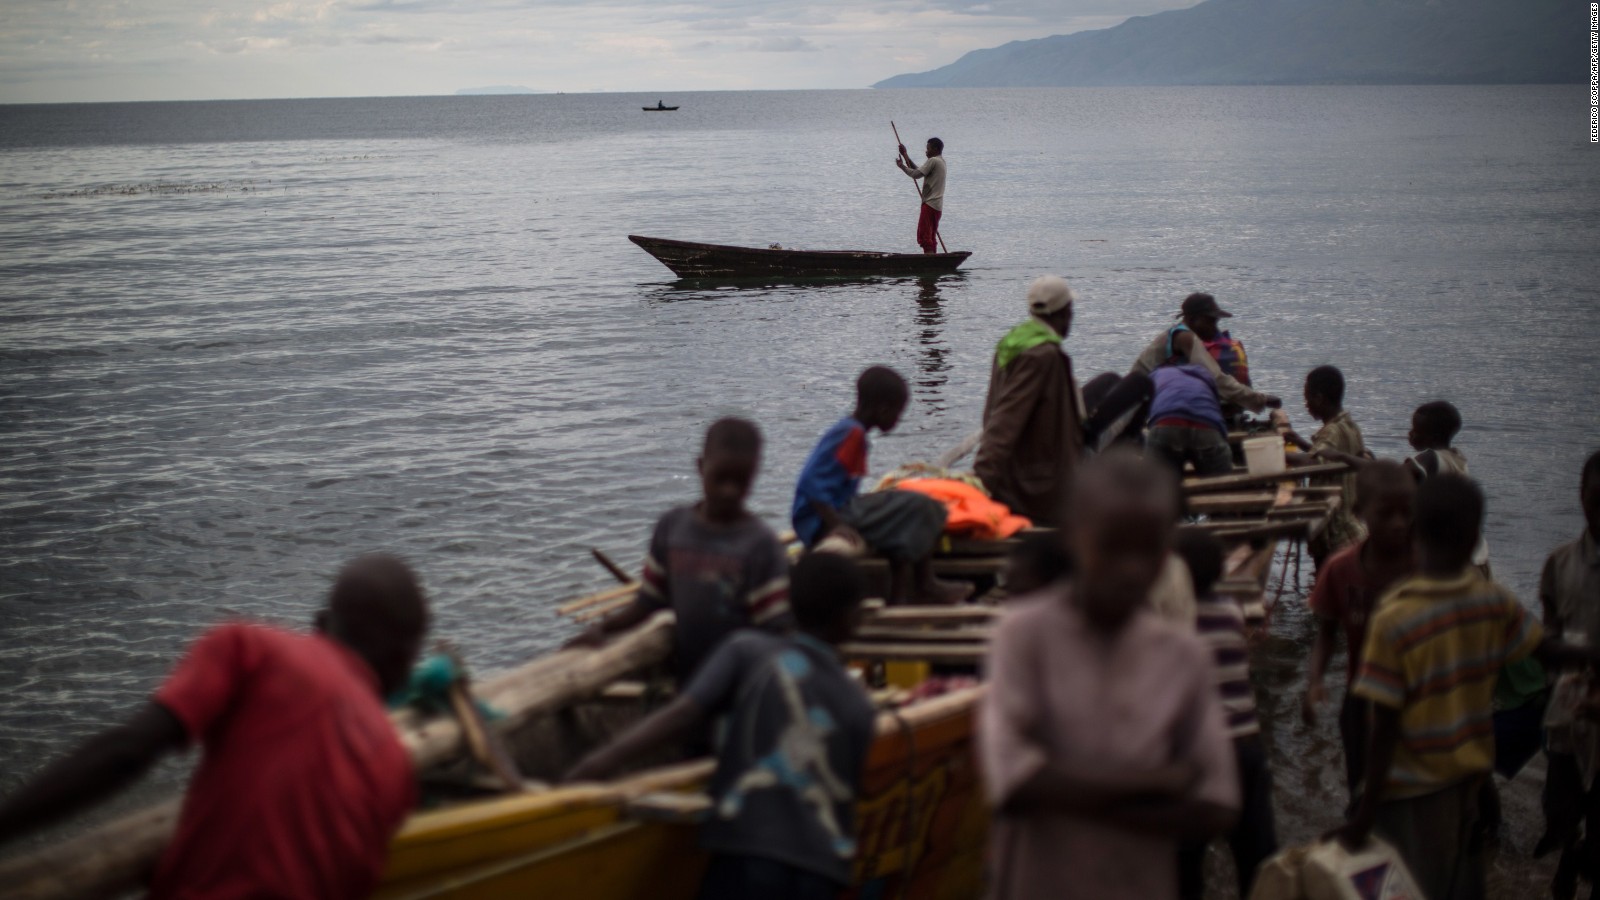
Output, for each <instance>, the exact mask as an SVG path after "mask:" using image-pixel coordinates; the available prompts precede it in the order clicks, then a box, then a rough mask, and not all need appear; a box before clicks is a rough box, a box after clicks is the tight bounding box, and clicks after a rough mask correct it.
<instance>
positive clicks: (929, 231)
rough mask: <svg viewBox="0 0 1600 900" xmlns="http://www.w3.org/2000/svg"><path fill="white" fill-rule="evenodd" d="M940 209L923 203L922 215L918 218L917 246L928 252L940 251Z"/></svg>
mask: <svg viewBox="0 0 1600 900" xmlns="http://www.w3.org/2000/svg"><path fill="white" fill-rule="evenodd" d="M941 215H943V213H941V212H940V211H939V210H937V209H934V208H933V207H931V206H929V205H928V204H926V203H924V204H922V215H921V217H919V218H918V219H917V246H919V247H921V248H922V249H923V250H924V251H926V252H928V253H938V252H939V217H940V216H941Z"/></svg>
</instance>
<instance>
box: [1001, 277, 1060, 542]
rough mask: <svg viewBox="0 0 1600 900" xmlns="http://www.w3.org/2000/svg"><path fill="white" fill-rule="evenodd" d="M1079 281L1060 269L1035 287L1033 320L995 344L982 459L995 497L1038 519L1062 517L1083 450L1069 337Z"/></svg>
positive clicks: (1030, 291)
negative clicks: (1065, 344)
mask: <svg viewBox="0 0 1600 900" xmlns="http://www.w3.org/2000/svg"><path fill="white" fill-rule="evenodd" d="M1074 299H1075V298H1074V295H1073V293H1072V288H1070V287H1068V286H1067V282H1066V281H1065V280H1064V279H1062V278H1060V277H1059V276H1056V275H1045V276H1042V277H1040V278H1037V279H1035V280H1034V282H1033V284H1031V285H1029V287H1028V313H1029V316H1028V320H1027V321H1025V322H1023V323H1022V324H1020V325H1018V326H1017V327H1015V328H1013V329H1011V331H1010V332H1008V333H1007V334H1006V336H1005V337H1003V338H1001V339H1000V343H999V345H998V346H996V347H995V352H994V368H993V369H992V370H991V372H990V375H989V396H988V399H987V400H986V401H985V402H984V407H983V439H982V442H981V443H980V444H979V445H978V457H977V461H976V464H975V469H976V471H977V474H978V477H979V478H980V479H982V481H983V484H984V487H986V488H988V489H989V493H990V494H992V495H993V496H994V497H995V499H997V500H999V501H1000V502H1002V503H1004V504H1006V505H1007V506H1009V507H1011V508H1012V509H1013V510H1015V511H1016V512H1018V513H1021V514H1022V515H1025V516H1027V517H1028V518H1030V519H1033V520H1034V522H1036V523H1041V524H1049V523H1052V522H1054V521H1056V519H1057V517H1058V515H1059V512H1060V506H1061V498H1062V491H1063V489H1064V488H1065V486H1066V485H1067V484H1068V483H1069V482H1070V481H1071V480H1072V473H1073V472H1074V471H1075V470H1076V468H1077V465H1078V460H1079V459H1080V458H1081V457H1082V455H1083V421H1084V418H1085V415H1084V409H1083V396H1082V394H1081V393H1080V392H1079V390H1078V381H1077V379H1076V378H1074V377H1073V374H1072V358H1071V357H1069V356H1067V354H1066V352H1065V351H1064V350H1063V349H1062V346H1061V345H1062V341H1064V340H1065V339H1066V337H1067V334H1068V333H1069V332H1070V331H1071V330H1072V303H1073V300H1074Z"/></svg>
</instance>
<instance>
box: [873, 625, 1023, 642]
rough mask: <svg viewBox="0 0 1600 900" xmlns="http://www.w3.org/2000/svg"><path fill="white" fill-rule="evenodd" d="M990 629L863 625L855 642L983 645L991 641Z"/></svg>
mask: <svg viewBox="0 0 1600 900" xmlns="http://www.w3.org/2000/svg"><path fill="white" fill-rule="evenodd" d="M990 633H991V631H990V629H989V628H972V627H967V628H882V627H879V626H876V625H863V626H861V627H860V628H858V629H856V633H855V636H854V638H853V640H856V641H862V642H867V643H873V642H883V643H894V642H899V643H919V642H928V641H932V642H936V643H946V642H949V641H968V642H973V643H982V642H984V641H987V640H988V639H989V635H990Z"/></svg>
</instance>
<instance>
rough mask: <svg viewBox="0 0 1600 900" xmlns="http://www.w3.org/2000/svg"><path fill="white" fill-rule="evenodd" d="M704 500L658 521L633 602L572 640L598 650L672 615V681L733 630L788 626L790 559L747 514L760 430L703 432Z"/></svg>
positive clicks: (730, 427)
mask: <svg viewBox="0 0 1600 900" xmlns="http://www.w3.org/2000/svg"><path fill="white" fill-rule="evenodd" d="M697 465H698V467H699V470H700V487H701V491H702V498H701V500H700V501H699V502H698V503H693V504H689V505H685V506H679V507H677V508H675V509H672V510H669V511H668V512H667V513H666V514H665V515H663V516H662V517H661V519H660V520H659V521H658V522H656V528H655V532H654V534H652V535H651V537H650V551H649V555H647V556H646V557H645V562H644V576H643V577H642V578H641V579H640V584H639V594H638V597H637V599H636V600H635V601H634V602H633V603H632V604H630V605H629V606H627V607H625V608H623V609H621V610H619V611H617V612H615V613H612V614H611V615H609V616H607V617H605V618H604V619H602V620H601V621H600V622H599V623H598V624H596V625H595V626H593V627H591V628H590V629H589V630H587V631H585V632H583V633H582V634H580V635H578V636H577V637H576V638H574V639H573V640H572V641H571V645H576V646H596V645H598V644H601V643H603V642H604V641H605V639H606V637H607V636H608V635H610V634H613V633H615V632H619V631H625V630H627V629H629V628H632V627H633V626H634V625H637V624H639V623H640V622H642V621H644V620H645V619H647V618H649V617H650V616H651V614H653V613H655V612H657V611H659V610H663V609H670V610H672V611H673V612H674V613H675V614H676V615H677V621H676V622H675V624H674V625H673V670H674V672H675V674H676V675H677V678H678V683H679V684H684V683H686V682H687V681H688V680H689V677H690V676H692V675H693V674H694V672H695V670H696V669H698V668H699V667H700V664H701V662H703V661H704V660H705V659H706V657H708V656H710V655H711V652H712V651H713V650H715V649H716V647H717V645H718V644H719V643H721V642H722V640H723V638H725V637H727V636H728V635H729V634H731V633H732V632H733V631H734V629H736V628H740V627H744V626H747V625H754V626H759V627H764V628H772V629H775V630H783V629H787V628H788V627H789V623H790V620H789V614H788V613H789V558H788V556H787V555H786V554H785V553H784V550H783V545H782V544H780V543H778V537H777V535H775V534H773V533H772V529H771V528H768V527H767V526H766V524H764V523H763V522H762V521H761V520H760V519H758V518H756V517H755V516H754V515H752V514H751V513H750V511H749V510H747V509H745V505H744V503H745V499H746V498H747V497H749V496H750V488H751V485H753V484H754V483H755V479H756V470H757V469H759V468H760V465H761V432H760V431H759V430H758V429H757V428H756V426H755V425H754V424H753V423H751V422H748V421H746V420H744V419H735V418H727V419H719V420H718V421H716V422H713V423H712V425H711V427H710V428H708V429H706V438H705V446H704V449H703V451H702V452H701V455H700V459H699V461H698V463H697Z"/></svg>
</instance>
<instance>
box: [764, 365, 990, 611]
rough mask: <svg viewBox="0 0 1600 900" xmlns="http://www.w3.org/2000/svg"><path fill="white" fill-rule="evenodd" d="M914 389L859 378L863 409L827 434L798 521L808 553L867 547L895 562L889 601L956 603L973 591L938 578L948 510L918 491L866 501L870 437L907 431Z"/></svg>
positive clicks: (796, 510) (869, 376)
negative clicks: (828, 541)
mask: <svg viewBox="0 0 1600 900" xmlns="http://www.w3.org/2000/svg"><path fill="white" fill-rule="evenodd" d="M910 396H911V394H910V390H909V389H908V388H907V387H906V382H905V379H904V378H901V377H900V375H899V374H898V373H896V372H895V371H894V370H893V369H890V368H887V367H885V366H873V367H871V368H869V369H867V370H866V371H864V372H862V373H861V376H860V377H859V378H857V379H856V408H855V410H854V411H853V412H852V413H850V415H848V416H845V417H844V418H843V419H840V420H839V421H838V422H835V423H834V424H833V427H831V428H829V429H828V430H827V431H826V432H824V433H823V435H822V439H821V440H819V441H817V446H816V447H815V448H814V449H813V450H812V451H811V455H810V456H809V457H808V458H807V459H806V464H805V466H804V467H803V468H802V469H801V470H800V478H799V480H798V482H797V483H796V484H795V489H794V505H793V507H792V509H791V512H790V515H791V517H792V518H793V521H794V530H795V533H796V534H797V535H799V536H800V540H802V541H804V542H805V545H806V546H807V547H815V546H817V544H818V543H820V542H821V541H822V539H823V538H825V537H830V536H833V537H837V538H839V539H840V543H843V544H849V545H855V546H857V547H860V546H862V545H865V546H867V547H871V548H872V549H873V550H875V551H877V552H878V553H880V554H882V555H883V556H885V557H887V558H888V560H889V598H888V599H889V602H890V603H905V602H908V601H911V600H913V599H915V600H919V601H921V602H925V603H956V602H960V601H961V600H963V599H965V598H966V596H967V594H969V593H970V592H971V586H970V585H955V584H950V583H948V582H944V581H940V580H939V579H937V578H934V577H933V560H932V557H933V550H934V547H935V545H936V544H937V543H938V541H939V537H940V535H942V534H943V533H944V526H945V521H946V518H947V514H946V512H945V508H944V505H943V504H941V503H939V502H938V501H937V500H934V499H932V498H930V497H927V496H924V495H922V494H918V493H915V492H912V491H899V490H888V491H876V492H873V493H870V494H860V493H859V492H860V489H861V479H862V477H863V476H865V475H866V474H867V454H868V452H869V451H870V445H869V444H868V442H867V433H868V432H869V431H870V430H871V429H874V428H876V429H878V430H879V431H881V432H884V433H885V434H887V433H888V432H891V431H893V430H894V427H895V426H896V425H897V424H899V422H900V416H901V414H902V413H904V412H905V409H906V403H907V402H908V401H909V399H910Z"/></svg>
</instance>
